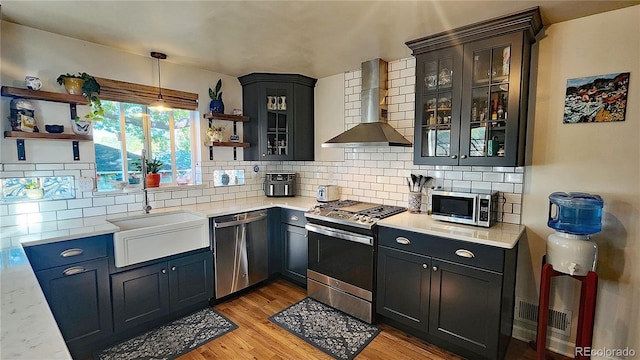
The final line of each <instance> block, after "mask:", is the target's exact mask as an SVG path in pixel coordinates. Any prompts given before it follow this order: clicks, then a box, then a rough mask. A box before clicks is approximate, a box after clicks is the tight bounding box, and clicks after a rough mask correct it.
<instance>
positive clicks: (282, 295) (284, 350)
mask: <svg viewBox="0 0 640 360" xmlns="http://www.w3.org/2000/svg"><path fill="white" fill-rule="evenodd" d="M306 296H307V294H306V290H305V289H303V288H301V287H299V286H297V285H294V284H291V283H289V282H287V281H285V280H275V281H273V282H270V283H268V284H267V285H265V286H263V287H260V288H258V289H255V290H253V291H251V292H249V293H246V294H243V295H242V296H239V297H236V298H234V299H230V300H227V301H225V302H223V303H221V304H217V305H216V306H214V308H215V309H216V310H217V311H219V312H220V313H221V314H223V315H224V316H226V317H227V318H228V319H229V320H231V321H233V322H234V323H235V324H236V325H238V328H237V329H236V330H233V331H232V332H230V333H228V334H225V335H223V336H221V337H219V338H217V339H214V340H212V341H210V342H208V343H206V344H204V345H202V346H200V347H199V348H197V349H195V350H193V351H191V352H190V353H188V354H185V355H183V356H181V357H180V358H178V359H180V360H217V359H240V360H245V359H257V360H290V359H296V360H297V359H300V360H324V359H332V357H331V356H329V355H327V354H325V353H324V352H322V351H320V350H318V349H317V348H315V347H314V346H312V345H310V344H308V343H307V342H305V341H304V340H302V339H300V338H298V337H297V336H295V335H293V334H291V333H289V332H288V331H286V330H284V329H282V328H281V327H279V326H277V325H275V324H274V323H272V322H271V321H269V317H270V316H272V315H274V314H275V313H277V312H279V311H281V310H283V309H284V308H286V307H289V306H291V305H293V304H295V303H296V302H298V301H300V300H302V299H304V298H305V297H306ZM377 326H378V327H379V328H380V329H381V332H380V333H379V334H378V336H376V338H375V339H373V341H372V342H371V343H370V344H369V345H367V347H366V348H365V349H364V350H363V351H362V352H361V353H360V354H358V356H357V357H356V359H357V360H396V359H397V360H414V359H420V360H459V359H463V358H461V357H459V356H456V355H454V354H452V353H450V352H448V351H446V350H444V349H441V348H438V347H436V346H434V345H431V344H429V343H427V342H425V341H423V340H421V339H418V338H416V337H414V336H411V335H409V334H407V333H405V332H403V331H400V330H398V329H395V328H393V327H391V326H389V325H387V324H383V323H380V324H377ZM551 358H552V359H554V360H567V359H568V358H566V357H563V356H560V355H555V354H552V356H551ZM535 359H536V353H535V351H534V350H533V349H531V348H530V347H529V346H528V345H527V344H526V343H524V342H522V341H518V340H515V339H512V341H511V342H510V345H509V351H508V352H507V356H506V360H535Z"/></svg>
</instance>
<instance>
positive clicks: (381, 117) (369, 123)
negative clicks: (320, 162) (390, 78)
mask: <svg viewBox="0 0 640 360" xmlns="http://www.w3.org/2000/svg"><path fill="white" fill-rule="evenodd" d="M360 101H361V103H362V106H361V108H360V116H361V117H362V120H361V123H360V124H358V125H356V126H355V127H353V128H351V129H349V130H347V131H345V132H343V133H342V134H340V135H338V136H336V137H334V138H333V139H331V140H328V141H326V142H325V143H323V144H322V147H360V146H411V142H410V141H409V140H407V139H406V138H405V137H404V136H402V134H400V133H399V132H398V131H397V130H395V129H394V128H392V127H391V126H390V125H389V124H387V62H386V61H384V60H382V59H373V60H369V61H365V62H363V63H362V92H361V96H360Z"/></svg>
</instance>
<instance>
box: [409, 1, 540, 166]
mask: <svg viewBox="0 0 640 360" xmlns="http://www.w3.org/2000/svg"><path fill="white" fill-rule="evenodd" d="M541 29H542V20H541V18H540V12H539V10H538V8H534V9H531V10H527V11H524V12H521V13H517V14H513V15H509V16H505V17H502V18H498V19H493V20H489V21H484V22H481V23H478V24H474V25H469V26H465V27H462V28H458V29H454V30H451V31H447V32H445V33H440V34H436V35H433V36H429V37H425V38H422V39H417V40H413V41H409V42H407V43H406V44H407V46H408V47H409V48H411V50H412V51H413V55H414V56H415V57H416V112H415V113H416V119H415V130H414V136H415V145H414V163H415V164H432V165H486V166H521V165H524V161H525V141H526V125H527V97H528V88H529V62H530V53H531V44H532V43H533V42H534V41H535V36H536V34H537V33H538V32H539V31H540V30H541Z"/></svg>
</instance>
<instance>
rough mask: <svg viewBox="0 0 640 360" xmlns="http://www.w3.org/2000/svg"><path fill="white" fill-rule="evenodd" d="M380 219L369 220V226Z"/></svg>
mask: <svg viewBox="0 0 640 360" xmlns="http://www.w3.org/2000/svg"><path fill="white" fill-rule="evenodd" d="M376 220H378V219H376V218H369V221H367V222H368V223H369V224H373V222H374V221H376Z"/></svg>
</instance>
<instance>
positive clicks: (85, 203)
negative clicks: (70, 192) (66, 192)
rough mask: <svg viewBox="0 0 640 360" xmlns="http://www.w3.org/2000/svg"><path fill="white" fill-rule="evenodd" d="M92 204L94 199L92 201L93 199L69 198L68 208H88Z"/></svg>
mask: <svg viewBox="0 0 640 360" xmlns="http://www.w3.org/2000/svg"><path fill="white" fill-rule="evenodd" d="M91 206H93V201H91V199H74V200H67V208H68V209H79V208H88V207H91Z"/></svg>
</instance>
